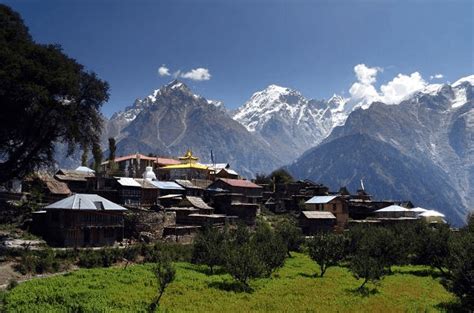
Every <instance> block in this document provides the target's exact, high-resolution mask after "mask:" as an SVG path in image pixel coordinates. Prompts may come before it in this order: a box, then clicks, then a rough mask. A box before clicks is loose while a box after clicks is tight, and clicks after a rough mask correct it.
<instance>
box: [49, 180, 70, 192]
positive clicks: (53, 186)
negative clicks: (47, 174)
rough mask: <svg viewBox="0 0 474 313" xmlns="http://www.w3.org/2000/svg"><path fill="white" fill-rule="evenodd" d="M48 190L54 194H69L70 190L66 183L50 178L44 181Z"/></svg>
mask: <svg viewBox="0 0 474 313" xmlns="http://www.w3.org/2000/svg"><path fill="white" fill-rule="evenodd" d="M44 182H45V184H46V187H47V188H48V190H49V192H51V193H52V194H56V195H69V194H71V190H70V189H69V187H68V185H67V184H66V183H63V182H60V181H57V180H54V179H51V180H46V181H44Z"/></svg>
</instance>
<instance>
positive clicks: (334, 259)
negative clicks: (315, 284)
mask: <svg viewBox="0 0 474 313" xmlns="http://www.w3.org/2000/svg"><path fill="white" fill-rule="evenodd" d="M308 246H309V256H310V257H311V259H313V260H314V261H315V262H316V263H318V264H319V267H320V269H321V274H320V276H321V277H323V276H324V273H326V270H327V269H328V268H329V267H331V266H336V265H337V264H338V263H339V262H340V261H341V260H342V259H343V258H344V237H343V236H342V235H336V234H317V235H315V236H314V237H313V239H311V240H310V241H309V243H308Z"/></svg>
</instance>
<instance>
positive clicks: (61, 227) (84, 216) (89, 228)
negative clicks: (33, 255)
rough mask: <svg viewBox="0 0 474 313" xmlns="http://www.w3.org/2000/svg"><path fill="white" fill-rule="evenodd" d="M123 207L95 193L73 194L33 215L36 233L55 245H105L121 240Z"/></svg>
mask: <svg viewBox="0 0 474 313" xmlns="http://www.w3.org/2000/svg"><path fill="white" fill-rule="evenodd" d="M125 211H127V209H125V208H124V207H122V206H120V205H118V204H116V203H113V202H111V201H109V200H107V199H105V198H102V197H100V196H98V195H95V194H75V195H72V196H70V197H68V198H65V199H63V200H60V201H58V202H55V203H53V204H50V205H48V206H46V207H45V208H44V211H41V214H36V216H34V221H33V223H34V224H35V229H37V231H38V232H39V235H41V236H43V237H44V239H45V240H46V241H47V242H48V243H50V244H52V245H55V246H60V247H83V246H106V245H112V244H114V242H116V241H122V240H123V230H124V220H123V213H124V212H125Z"/></svg>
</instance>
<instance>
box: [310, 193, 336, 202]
mask: <svg viewBox="0 0 474 313" xmlns="http://www.w3.org/2000/svg"><path fill="white" fill-rule="evenodd" d="M337 197H339V195H334V196H314V197H312V198H311V199H309V200H308V201H306V202H305V203H306V204H325V203H329V202H331V201H332V200H334V199H336V198H337Z"/></svg>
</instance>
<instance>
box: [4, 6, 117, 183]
mask: <svg viewBox="0 0 474 313" xmlns="http://www.w3.org/2000/svg"><path fill="white" fill-rule="evenodd" d="M108 89H109V87H108V84H107V82H105V81H103V80H101V79H99V78H98V77H97V75H96V74H95V73H93V72H89V71H86V70H85V69H84V66H82V65H81V64H79V63H77V62H76V61H75V60H74V59H72V58H70V57H68V56H67V55H65V54H64V53H63V51H62V49H61V47H60V46H58V45H51V44H39V43H36V42H35V41H34V40H33V39H32V38H31V36H30V34H29V32H28V28H27V27H26V26H25V25H24V23H23V21H22V19H21V17H20V16H19V14H18V13H16V12H14V11H13V10H12V9H10V8H9V7H8V6H5V5H0V103H1V105H2V108H1V110H2V114H0V125H2V127H1V128H0V183H2V182H5V181H8V180H10V179H12V178H16V177H18V178H21V177H23V176H24V175H26V174H28V173H30V172H31V171H34V170H35V169H37V168H39V167H41V166H47V165H51V164H52V163H53V162H54V159H53V155H54V148H55V144H56V143H58V142H62V143H65V144H67V146H68V154H72V153H73V152H74V150H75V148H76V146H80V147H86V146H89V147H92V146H93V145H94V144H98V142H99V138H100V134H101V130H102V116H101V114H100V107H101V106H102V104H103V103H104V102H105V101H107V100H108V97H109V94H108Z"/></svg>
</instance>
